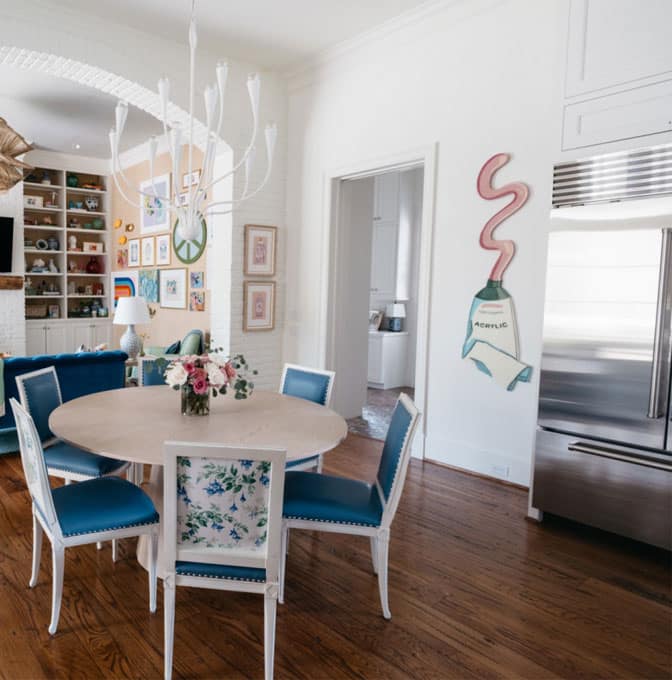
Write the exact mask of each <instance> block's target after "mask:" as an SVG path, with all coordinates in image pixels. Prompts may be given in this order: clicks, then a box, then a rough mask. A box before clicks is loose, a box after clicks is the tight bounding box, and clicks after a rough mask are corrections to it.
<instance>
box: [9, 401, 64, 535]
mask: <svg viewBox="0 0 672 680" xmlns="http://www.w3.org/2000/svg"><path fill="white" fill-rule="evenodd" d="M9 403H10V404H11V407H12V411H13V413H14V420H15V421H16V431H17V434H18V436H19V448H20V450H21V465H22V466H23V473H24V475H25V477H26V484H27V485H28V491H29V492H30V497H31V499H32V501H33V505H34V507H35V508H36V510H37V512H39V513H40V515H41V516H42V520H43V521H44V522H46V525H47V527H49V529H50V531H51V532H52V535H54V536H60V535H61V527H60V524H59V523H58V518H57V517H56V510H55V509H54V501H53V498H52V496H51V487H50V485H49V475H48V473H47V465H46V463H45V462H44V453H43V451H42V443H41V442H40V436H39V434H38V432H37V428H36V427H35V423H34V422H33V419H32V418H31V417H30V414H29V413H28V411H26V409H24V408H23V406H21V404H19V402H18V401H17V400H16V399H14V398H12V399H10V402H9Z"/></svg>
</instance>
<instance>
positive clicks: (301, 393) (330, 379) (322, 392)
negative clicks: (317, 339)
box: [280, 364, 336, 472]
mask: <svg viewBox="0 0 672 680" xmlns="http://www.w3.org/2000/svg"><path fill="white" fill-rule="evenodd" d="M335 375H336V374H335V373H334V372H333V371H326V370H321V369H318V368H307V367H305V366H298V365H296V364H285V367H284V369H283V371H282V378H281V379H280V394H287V395H289V396H290V397H298V398H299V399H306V400H308V401H313V402H315V403H316V404H320V405H321V406H327V407H329V406H330V405H331V394H332V392H333V389H334V377H335ZM312 468H316V469H317V472H322V454H319V455H314V456H308V457H306V458H301V459H300V460H293V461H290V462H289V463H287V469H288V470H310V469H312Z"/></svg>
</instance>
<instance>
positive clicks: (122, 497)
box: [52, 477, 159, 536]
mask: <svg viewBox="0 0 672 680" xmlns="http://www.w3.org/2000/svg"><path fill="white" fill-rule="evenodd" d="M52 497H53V499H54V508H55V510H56V516H57V517H58V521H59V523H60V525H61V530H62V531H63V535H64V536H77V535H80V534H91V533H94V532H97V531H108V530H111V529H125V528H127V527H133V526H140V525H143V524H155V523H156V522H158V521H159V513H158V512H157V511H156V509H155V508H154V504H153V503H152V499H151V498H150V497H149V496H148V495H147V494H146V493H145V492H144V491H143V490H142V489H140V488H139V487H137V486H135V484H131V483H130V482H127V481H126V480H125V479H121V478H119V477H102V478H101V479H89V480H87V481H85V482H79V483H78V484H69V485H68V486H59V487H57V488H56V489H53V490H52Z"/></svg>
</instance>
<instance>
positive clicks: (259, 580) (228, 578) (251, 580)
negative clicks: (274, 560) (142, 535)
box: [175, 571, 266, 583]
mask: <svg viewBox="0 0 672 680" xmlns="http://www.w3.org/2000/svg"><path fill="white" fill-rule="evenodd" d="M175 576H196V577H197V578H212V579H215V580H216V581H246V582H248V583H266V580H265V579H263V578H238V577H237V576H214V575H213V574H197V573H196V572H191V571H186V572H185V571H180V572H177V571H176V572H175Z"/></svg>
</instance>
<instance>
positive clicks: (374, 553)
mask: <svg viewBox="0 0 672 680" xmlns="http://www.w3.org/2000/svg"><path fill="white" fill-rule="evenodd" d="M370 541H371V562H372V563H373V573H374V574H377V573H378V539H377V538H376V537H375V536H371V537H370Z"/></svg>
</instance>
